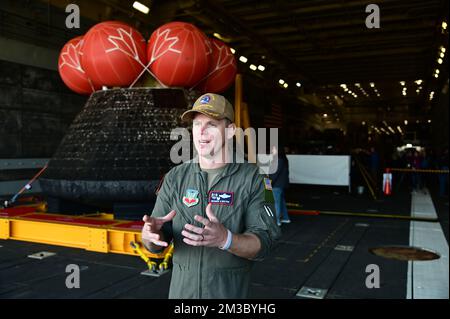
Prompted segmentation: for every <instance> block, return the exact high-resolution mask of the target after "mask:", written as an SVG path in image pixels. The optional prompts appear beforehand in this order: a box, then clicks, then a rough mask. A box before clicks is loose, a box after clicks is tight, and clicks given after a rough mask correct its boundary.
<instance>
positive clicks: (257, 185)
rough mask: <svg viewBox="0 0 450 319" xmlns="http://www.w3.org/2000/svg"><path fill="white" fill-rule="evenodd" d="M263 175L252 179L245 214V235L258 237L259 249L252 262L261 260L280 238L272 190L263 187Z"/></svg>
mask: <svg viewBox="0 0 450 319" xmlns="http://www.w3.org/2000/svg"><path fill="white" fill-rule="evenodd" d="M264 178H267V176H265V175H260V174H257V176H255V177H254V178H253V183H252V188H253V190H252V192H251V194H250V201H249V204H248V206H247V210H246V213H245V223H246V231H245V232H247V233H253V234H255V235H256V236H258V238H259V240H260V242H261V249H260V251H259V252H258V254H257V255H256V256H255V258H253V260H257V261H260V260H263V259H264V258H265V257H267V255H268V254H269V253H270V251H271V250H272V248H273V247H274V246H275V244H276V242H277V240H278V239H279V238H280V237H281V232H280V228H279V227H278V226H277V223H276V217H275V207H274V200H273V194H272V190H271V189H268V188H270V186H268V187H266V186H265V180H264Z"/></svg>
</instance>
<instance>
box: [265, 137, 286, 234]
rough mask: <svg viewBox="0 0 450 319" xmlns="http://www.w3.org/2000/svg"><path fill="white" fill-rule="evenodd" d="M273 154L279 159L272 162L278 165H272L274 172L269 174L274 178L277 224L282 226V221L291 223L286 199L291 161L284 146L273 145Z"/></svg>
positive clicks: (273, 191)
mask: <svg viewBox="0 0 450 319" xmlns="http://www.w3.org/2000/svg"><path fill="white" fill-rule="evenodd" d="M271 151H272V156H273V157H274V158H275V157H276V158H277V161H275V160H273V161H272V163H274V165H276V167H272V169H271V171H272V172H274V173H272V174H270V175H269V177H270V179H271V180H272V193H273V197H274V200H275V210H276V217H277V225H278V226H281V223H290V222H291V220H290V219H289V215H288V211H287V206H286V199H285V190H286V188H288V187H289V162H288V158H287V156H286V154H285V153H284V150H283V148H278V147H277V146H272V150H271Z"/></svg>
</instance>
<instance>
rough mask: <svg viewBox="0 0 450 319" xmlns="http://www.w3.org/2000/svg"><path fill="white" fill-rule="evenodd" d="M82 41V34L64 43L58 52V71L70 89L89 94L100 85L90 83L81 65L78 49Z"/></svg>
mask: <svg viewBox="0 0 450 319" xmlns="http://www.w3.org/2000/svg"><path fill="white" fill-rule="evenodd" d="M83 42H84V41H83V36H79V37H76V38H73V39H72V40H70V41H69V42H67V43H66V44H65V45H64V47H63V48H62V50H61V52H60V54H59V59H58V71H59V75H60V76H61V79H62V80H63V82H64V83H65V84H66V85H67V86H68V87H69V88H70V89H71V90H72V91H74V92H76V93H79V94H91V93H92V92H94V91H96V90H98V89H99V88H100V86H99V85H95V84H94V83H92V81H91V79H90V78H89V77H88V76H87V74H86V72H85V71H84V70H83V68H82V67H81V61H80V58H81V55H80V50H81V47H82V46H83Z"/></svg>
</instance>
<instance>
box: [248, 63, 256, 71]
mask: <svg viewBox="0 0 450 319" xmlns="http://www.w3.org/2000/svg"><path fill="white" fill-rule="evenodd" d="M249 68H250V70H253V71H256V69H257V67H256V65H254V64H250V66H249Z"/></svg>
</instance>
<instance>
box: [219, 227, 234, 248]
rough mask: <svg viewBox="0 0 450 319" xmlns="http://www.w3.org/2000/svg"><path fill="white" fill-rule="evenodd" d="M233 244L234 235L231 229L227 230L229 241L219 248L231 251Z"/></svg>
mask: <svg viewBox="0 0 450 319" xmlns="http://www.w3.org/2000/svg"><path fill="white" fill-rule="evenodd" d="M232 242H233V233H232V232H231V231H230V230H229V229H227V241H226V242H225V244H224V245H223V246H222V247H220V246H219V248H220V249H222V250H228V249H230V247H231V244H232Z"/></svg>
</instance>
